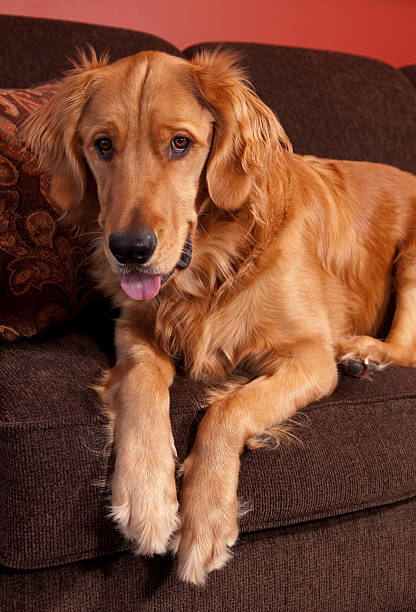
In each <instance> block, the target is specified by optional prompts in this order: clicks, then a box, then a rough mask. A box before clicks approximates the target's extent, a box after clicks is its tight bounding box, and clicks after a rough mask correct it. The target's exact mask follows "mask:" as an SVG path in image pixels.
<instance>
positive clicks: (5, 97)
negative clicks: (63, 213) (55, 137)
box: [0, 83, 92, 341]
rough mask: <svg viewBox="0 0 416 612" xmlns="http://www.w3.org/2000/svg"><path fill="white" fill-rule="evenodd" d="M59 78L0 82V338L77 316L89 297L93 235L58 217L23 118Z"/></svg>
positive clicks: (28, 334) (26, 334) (25, 333)
mask: <svg viewBox="0 0 416 612" xmlns="http://www.w3.org/2000/svg"><path fill="white" fill-rule="evenodd" d="M58 86H59V84H57V83H49V84H47V85H42V86H40V87H37V88H34V89H9V90H2V89H0V338H2V339H3V340H9V341H10V340H14V339H15V338H19V337H31V336H34V335H36V334H38V333H40V332H44V331H46V330H47V329H49V328H50V327H51V326H52V325H53V324H56V323H64V322H68V321H70V320H72V319H73V318H74V317H75V316H76V315H77V314H78V313H79V312H80V311H81V309H82V308H83V307H84V306H85V305H86V304H87V303H88V302H89V301H90V298H91V295H92V290H91V282H90V281H89V278H88V273H87V260H88V254H89V249H88V236H86V235H82V234H78V235H77V233H76V232H75V231H74V227H73V226H71V225H68V224H63V223H57V218H58V216H59V215H58V212H57V211H55V210H54V209H53V205H52V203H51V202H49V201H48V179H47V177H46V175H44V174H43V175H42V174H39V172H38V171H37V170H36V166H35V163H34V162H33V160H32V158H31V156H30V154H29V153H28V152H27V151H25V150H24V148H23V144H22V142H21V141H20V140H19V137H18V126H19V124H20V123H21V121H22V120H23V119H24V118H25V116H26V115H27V114H28V113H29V112H30V111H31V110H32V109H33V108H35V107H36V106H38V105H40V104H42V103H43V102H45V101H46V100H47V99H48V98H50V97H51V96H52V95H53V94H54V92H55V91H56V89H57V87H58Z"/></svg>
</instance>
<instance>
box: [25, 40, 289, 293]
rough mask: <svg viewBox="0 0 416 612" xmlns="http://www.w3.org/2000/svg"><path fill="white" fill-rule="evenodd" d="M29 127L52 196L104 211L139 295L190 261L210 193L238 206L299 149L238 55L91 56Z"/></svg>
mask: <svg viewBox="0 0 416 612" xmlns="http://www.w3.org/2000/svg"><path fill="white" fill-rule="evenodd" d="M25 135H26V139H27V141H28V142H29V144H30V145H31V146H32V148H33V150H34V151H35V153H36V154H37V155H38V157H39V160H40V163H41V166H43V167H44V169H46V170H47V171H49V173H50V175H51V189H50V194H51V197H52V199H53V200H54V201H55V202H56V203H57V204H58V205H59V206H60V207H61V208H63V209H64V210H71V211H72V210H75V211H77V210H78V211H82V212H85V211H87V212H88V215H89V216H90V217H94V216H95V217H96V218H97V219H98V223H99V226H100V227H101V230H102V234H103V248H104V252H105V256H106V258H107V261H108V264H109V266H110V268H111V270H112V271H113V273H114V274H116V275H118V276H119V277H120V280H121V286H122V288H123V289H124V291H125V292H126V293H127V294H128V295H129V296H130V297H131V298H133V299H148V298H152V297H154V296H155V295H156V294H157V292H158V291H159V288H160V284H161V283H163V282H164V281H166V280H167V279H168V278H169V276H170V275H171V274H172V272H173V271H174V270H175V268H179V269H183V268H185V267H186V266H187V265H188V264H189V262H190V255H191V249H192V235H193V232H194V229H195V226H196V223H197V215H198V208H199V204H200V203H201V202H200V200H201V198H202V197H203V196H204V197H206V196H207V194H209V196H210V197H211V199H212V201H213V202H214V204H215V205H216V206H218V207H219V208H223V209H228V210H230V209H231V210H235V209H237V208H239V207H240V206H242V205H243V204H244V203H246V202H247V201H248V199H249V196H250V193H251V192H252V190H253V187H254V186H255V183H256V174H257V173H258V171H259V169H260V171H261V173H264V169H265V165H267V163H268V162H269V161H270V160H271V159H272V161H273V163H274V164H275V163H276V162H277V161H278V159H279V155H280V154H281V151H282V143H283V144H284V145H286V146H287V147H288V146H290V145H289V143H288V141H287V138H286V136H285V134H284V132H283V130H282V129H281V127H280V124H279V123H278V122H277V120H276V118H275V117H274V115H273V114H272V112H271V111H270V110H269V109H268V108H267V107H266V106H265V105H264V104H263V103H262V102H261V101H260V100H259V99H258V98H257V96H256V95H255V94H254V93H253V92H252V91H251V90H250V89H249V88H248V87H247V85H246V84H245V82H244V77H243V75H242V73H241V71H240V70H239V69H238V68H237V67H236V66H235V58H234V57H233V56H232V55H230V54H227V53H222V54H221V53H216V54H215V53H214V54H211V55H202V56H200V57H197V58H196V59H195V60H193V61H192V62H189V61H186V60H183V59H180V58H176V57H173V56H169V55H167V54H164V53H158V52H143V53H139V54H137V55H134V56H131V57H128V58H124V59H122V60H119V61H118V62H115V63H114V64H111V65H107V63H106V61H98V60H97V59H96V57H95V56H93V59H92V60H91V61H89V60H87V59H86V58H85V57H84V59H83V63H82V65H81V66H79V67H77V68H76V70H75V71H73V73H72V74H70V75H69V76H68V77H67V78H66V79H65V80H64V81H63V85H62V88H61V90H60V91H59V93H58V94H57V95H56V96H55V98H53V99H52V100H50V101H49V102H48V103H47V104H46V105H45V106H44V107H43V108H41V109H40V110H39V111H37V112H35V113H34V114H33V115H32V116H31V117H30V118H29V121H28V124H27V126H26V134H25Z"/></svg>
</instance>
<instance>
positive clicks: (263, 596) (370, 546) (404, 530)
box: [0, 500, 416, 612]
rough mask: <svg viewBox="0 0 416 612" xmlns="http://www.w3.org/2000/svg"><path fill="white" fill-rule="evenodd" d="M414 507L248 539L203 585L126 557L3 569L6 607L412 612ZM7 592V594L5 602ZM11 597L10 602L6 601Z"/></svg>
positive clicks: (156, 563) (161, 561) (415, 596)
mask: <svg viewBox="0 0 416 612" xmlns="http://www.w3.org/2000/svg"><path fill="white" fill-rule="evenodd" d="M415 540H416V501H415V500H411V501H407V502H402V503H399V504H393V505H391V506H385V507H383V508H376V509H372V510H366V511H362V512H356V513H354V514H348V515H345V516H342V517H338V518H332V519H326V520H322V521H316V522H314V523H309V524H303V525H296V526H293V527H285V528H281V529H269V530H267V531H262V532H258V533H253V534H248V535H242V536H240V538H239V542H238V544H237V545H236V547H235V552H234V557H233V560H232V562H230V563H229V564H228V565H227V566H226V567H225V568H223V569H221V570H219V571H216V572H213V573H212V574H210V576H209V578H208V581H207V585H206V586H205V587H204V588H202V589H201V588H195V587H193V586H191V585H188V584H184V583H180V582H179V581H178V580H177V578H176V576H175V572H174V562H173V561H172V560H171V559H170V558H169V556H166V557H156V558H154V559H147V558H145V557H134V556H133V555H130V554H128V553H124V554H123V553H122V554H116V555H111V556H107V557H102V558H101V559H95V560H93V561H82V562H79V563H74V564H72V565H64V566H61V567H58V568H53V569H47V570H42V571H35V572H16V571H14V572H12V571H10V570H7V569H6V568H3V570H1V569H0V607H2V604H3V607H2V609H3V610H7V611H9V610H15V611H16V612H17V611H19V612H20V611H22V610H24V611H25V612H26V611H29V610H33V612H39V611H42V612H43V611H48V612H80V611H81V610H86V611H87V610H88V611H89V610H94V611H97V612H98V611H105V612H120V611H121V610H122V611H123V612H137V611H139V610H140V612H155V611H157V612H165V611H169V612H170V611H173V610H180V611H184V612H188V611H190V610H195V611H196V612H242V611H246V610H247V611H250V612H251V611H257V610H258V611H259V612H260V611H261V612H301V611H302V612H335V611H336V612H352V611H353V610H354V611H359V612H387V611H389V612H390V611H391V612H393V611H397V612H414V610H415V602H416V587H415V580H414V576H415V574H416V554H415V548H414V542H415ZM2 587H3V593H4V594H5V595H4V596H3V598H2ZM6 593H7V599H6Z"/></svg>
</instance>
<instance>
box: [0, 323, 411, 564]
mask: <svg viewBox="0 0 416 612" xmlns="http://www.w3.org/2000/svg"><path fill="white" fill-rule="evenodd" d="M108 363H109V360H108V358H107V357H106V355H105V354H104V353H102V352H101V351H100V349H99V348H98V346H97V345H96V343H95V342H94V341H93V340H92V339H91V338H89V337H88V336H87V335H86V334H82V333H79V332H78V333H75V332H68V333H67V334H63V335H60V336H59V337H57V338H53V339H45V340H43V341H40V340H38V341H36V342H35V341H32V342H19V343H15V344H13V345H11V346H9V347H8V348H7V351H3V353H2V354H1V355H0V371H1V372H2V377H3V400H2V411H1V422H0V449H1V451H0V452H1V456H0V481H1V482H2V483H3V486H2V488H1V489H0V495H1V496H2V499H1V498H0V524H2V525H4V526H5V529H4V533H3V537H2V538H1V540H0V561H1V563H3V564H4V565H7V566H11V567H17V568H25V569H26V568H29V569H30V568H36V567H47V566H50V565H58V564H61V563H68V562H70V561H74V560H78V559H83V558H89V557H94V556H97V555H100V554H104V553H110V552H115V551H119V550H123V549H126V548H127V544H126V543H125V542H123V541H122V539H121V538H120V537H119V536H118V534H117V533H116V531H115V529H114V527H113V525H112V524H111V522H110V521H108V520H107V519H106V518H105V512H106V495H107V493H108V492H107V490H106V489H105V488H103V487H101V488H100V486H99V483H100V482H102V481H103V480H105V478H106V475H107V471H108V468H107V460H106V453H105V448H106V438H105V427H104V419H103V418H102V417H101V416H100V411H99V404H98V401H97V398H96V396H95V393H94V391H93V390H92V389H91V388H90V386H91V385H92V384H93V383H94V382H95V381H96V380H97V377H98V376H99V374H100V370H101V369H102V368H103V367H106V366H107V364H108ZM171 399H172V405H171V419H172V426H173V431H174V437H175V443H176V447H177V450H178V454H179V459H183V458H184V457H185V456H186V454H187V452H188V451H189V449H190V446H191V444H192V441H193V438H194V435H195V430H196V427H197V424H198V421H199V419H200V417H201V415H202V410H201V408H200V402H201V400H202V399H203V389H202V388H201V386H200V385H197V384H196V383H192V382H191V381H189V380H188V379H187V378H185V377H183V376H178V377H177V379H176V381H175V384H174V385H173V388H172V393H171ZM415 416H416V369H413V368H397V367H391V368H389V369H387V370H386V371H385V372H383V373H380V374H378V375H376V376H374V380H371V381H369V380H355V379H351V378H348V377H343V378H341V380H340V384H339V386H338V388H337V389H336V391H335V393H334V394H333V396H332V397H330V398H328V399H325V400H322V401H320V402H318V403H315V404H312V405H310V406H309V407H308V408H306V409H305V410H303V411H302V412H301V413H299V414H298V415H296V417H295V419H294V423H293V425H292V433H293V434H294V435H295V436H296V438H297V439H290V438H289V439H288V440H285V441H284V442H283V443H282V445H281V447H280V448H277V449H275V450H267V449H263V450H259V451H253V452H246V453H244V455H243V456H242V461H241V478H240V486H239V498H240V499H241V500H242V501H243V502H244V503H245V505H248V506H249V508H250V510H249V512H247V514H245V515H244V516H243V517H242V518H241V521H240V527H241V530H242V531H243V532H252V531H257V530H263V529H268V528H276V527H278V526H283V525H290V524H293V523H301V522H305V521H311V520H314V519H317V518H322V517H330V516H335V515H338V514H344V513H349V512H352V511H356V510H361V509H363V508H369V507H374V506H380V505H385V504H390V503H393V502H395V501H399V500H403V499H407V498H411V497H413V496H416V461H415V457H416V419H415Z"/></svg>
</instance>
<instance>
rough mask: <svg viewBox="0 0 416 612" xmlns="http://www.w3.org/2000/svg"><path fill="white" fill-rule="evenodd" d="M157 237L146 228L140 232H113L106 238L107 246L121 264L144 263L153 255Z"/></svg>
mask: <svg viewBox="0 0 416 612" xmlns="http://www.w3.org/2000/svg"><path fill="white" fill-rule="evenodd" d="M156 243H157V238H156V236H155V235H154V234H153V232H150V231H148V230H142V231H140V232H135V233H133V232H114V233H113V234H110V237H109V239H108V247H109V249H110V251H111V252H112V254H113V255H114V257H115V258H116V259H117V261H118V262H119V263H122V264H144V263H146V262H147V261H149V259H150V258H151V256H152V255H153V253H154V251H155V248H156Z"/></svg>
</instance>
